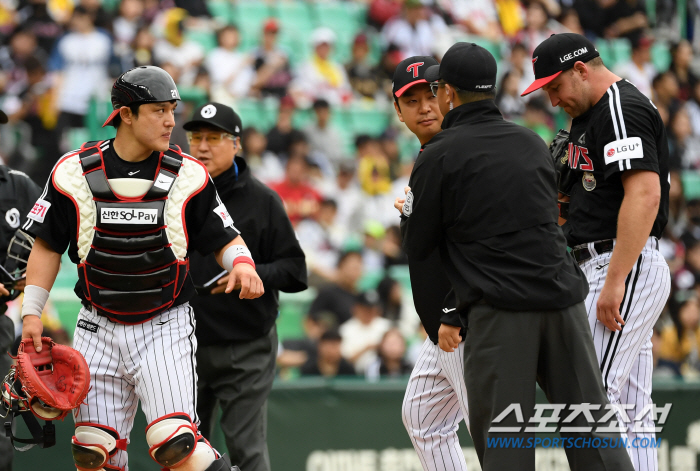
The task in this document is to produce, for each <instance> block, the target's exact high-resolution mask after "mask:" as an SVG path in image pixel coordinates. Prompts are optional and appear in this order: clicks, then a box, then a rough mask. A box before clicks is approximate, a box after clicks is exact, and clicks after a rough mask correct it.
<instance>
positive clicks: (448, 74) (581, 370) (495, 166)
mask: <svg viewBox="0 0 700 471" xmlns="http://www.w3.org/2000/svg"><path fill="white" fill-rule="evenodd" d="M425 78H426V80H427V81H429V82H434V83H432V84H431V86H432V88H433V92H434V93H435V94H436V96H437V99H438V105H439V106H440V110H441V111H442V113H443V114H444V115H445V118H444V120H443V123H442V128H443V131H442V132H441V133H439V134H437V135H436V136H435V137H434V138H433V139H432V141H431V143H430V146H428V147H426V149H425V151H424V152H423V153H422V154H421V156H420V157H419V158H418V160H417V161H416V165H415V167H414V170H413V173H412V175H411V178H410V182H409V186H410V187H411V191H410V192H409V193H408V194H407V198H406V205H405V206H404V215H406V216H408V219H407V220H406V221H405V231H404V241H403V245H404V249H405V250H406V252H407V253H408V256H409V259H422V258H425V257H427V256H428V255H430V254H431V252H432V251H433V250H434V249H435V248H436V247H439V249H440V251H441V258H442V260H443V261H444V267H445V270H446V272H447V276H448V278H449V279H450V282H451V284H452V287H453V290H454V299H450V298H452V296H448V298H447V299H446V305H445V311H446V314H452V316H449V315H445V316H443V318H442V323H443V324H444V325H443V326H441V328H440V332H439V343H440V346H441V348H443V349H444V350H448V351H449V350H450V349H452V348H456V347H457V346H458V345H459V342H460V340H461V337H460V335H459V327H461V326H463V325H467V324H468V330H467V334H466V339H465V347H464V349H465V350H464V356H465V368H464V369H465V383H466V386H467V396H468V404H469V411H470V417H469V420H470V431H471V434H472V438H473V440H474V446H475V448H476V451H477V455H478V456H479V461H480V462H481V467H482V469H483V470H484V471H493V470H499V471H500V470H504V469H518V470H521V471H529V470H534V469H535V450H534V449H533V448H517V447H508V448H495V447H492V446H487V439H488V438H499V437H502V438H509V437H512V438H514V439H520V438H524V439H525V440H528V439H530V438H534V433H531V432H525V431H524V425H525V424H524V423H523V422H522V421H519V420H518V418H517V414H509V415H507V417H506V418H505V419H504V420H502V421H501V422H500V423H498V424H497V425H498V426H500V427H509V428H511V427H512V428H513V429H512V430H514V431H508V432H506V433H497V432H496V431H493V430H490V427H491V426H492V422H493V421H494V419H495V418H496V417H498V416H499V415H501V414H502V413H503V412H504V411H505V410H506V409H507V408H508V407H509V406H511V405H512V404H519V406H520V408H521V410H522V412H523V414H524V415H525V416H529V415H532V412H531V411H532V410H533V409H534V405H535V381H537V382H538V383H539V384H540V386H541V387H542V389H543V390H544V392H545V394H546V395H547V398H548V399H549V401H550V402H551V403H554V404H583V403H590V404H601V405H604V404H607V398H606V396H605V393H604V390H603V384H602V381H601V379H600V373H599V371H598V368H597V364H596V357H595V351H594V349H593V342H592V338H591V335H590V331H589V329H588V322H587V318H586V312H585V309H584V305H583V302H582V301H583V300H584V299H585V297H586V293H587V292H588V286H587V284H586V281H585V278H584V276H583V274H582V273H581V270H580V269H579V268H578V266H577V264H576V262H575V261H574V259H573V258H572V257H571V256H569V255H568V254H567V251H566V240H565V239H564V236H563V234H562V232H561V229H560V228H559V226H558V225H557V207H556V205H555V204H553V201H554V198H555V196H556V186H555V179H554V166H553V164H552V161H551V157H550V155H549V151H548V150H547V146H546V145H545V144H544V142H543V141H542V139H541V138H540V137H539V136H537V135H536V134H535V133H534V132H531V131H529V130H527V129H525V128H523V127H521V126H518V125H516V124H513V123H509V122H507V121H505V120H504V119H503V117H502V116H501V114H500V112H499V110H498V108H497V107H496V105H495V103H494V98H495V83H496V61H495V59H494V58H493V56H492V55H491V54H490V53H489V52H488V51H486V50H485V49H484V48H482V47H480V46H477V45H475V44H471V43H457V44H455V45H453V46H452V47H451V48H450V49H449V50H448V51H447V52H446V53H445V55H444V57H443V60H442V63H441V64H440V65H434V66H431V67H430V68H429V69H428V70H427V71H426V73H425ZM447 303H449V306H448V305H447ZM467 321H468V322H467ZM450 326H451V327H450ZM443 327H445V328H443ZM605 412H606V411H605V410H599V411H593V413H592V414H593V417H594V419H596V420H597V419H600V418H602V417H603V414H605ZM566 415H567V416H568V415H569V414H568V413H566ZM525 420H526V421H527V418H526V419H525ZM568 425H571V426H574V427H589V430H591V431H588V432H576V433H571V432H568V433H567V432H561V434H562V437H564V438H567V437H572V438H578V437H582V438H584V439H591V440H592V439H593V438H596V437H599V438H603V437H605V438H610V439H612V438H613V437H619V434H616V435H609V436H607V435H603V434H602V433H600V432H597V431H596V430H595V429H594V428H592V427H595V426H596V424H589V423H587V421H586V420H585V418H584V417H583V415H578V417H577V418H576V419H574V421H573V422H572V423H571V424H568ZM566 452H567V457H568V459H569V463H570V465H571V468H572V469H581V470H583V469H585V470H587V471H590V470H616V471H619V470H632V464H631V462H630V460H629V457H628V456H627V453H626V452H625V450H623V449H611V448H599V449H596V448H566Z"/></svg>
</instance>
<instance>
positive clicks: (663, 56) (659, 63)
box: [651, 42, 671, 72]
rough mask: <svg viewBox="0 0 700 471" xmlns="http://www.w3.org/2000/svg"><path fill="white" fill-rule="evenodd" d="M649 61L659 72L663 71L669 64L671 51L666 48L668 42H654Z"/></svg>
mask: <svg viewBox="0 0 700 471" xmlns="http://www.w3.org/2000/svg"><path fill="white" fill-rule="evenodd" d="M651 62H652V64H654V67H656V70H657V71H659V72H665V71H667V70H668V67H669V66H670V65H671V52H670V51H669V49H668V44H666V43H664V42H655V43H654V45H653V46H651Z"/></svg>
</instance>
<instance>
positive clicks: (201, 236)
mask: <svg viewBox="0 0 700 471" xmlns="http://www.w3.org/2000/svg"><path fill="white" fill-rule="evenodd" d="M113 142H114V139H111V140H109V141H105V142H103V143H102V144H101V149H102V155H103V157H104V162H105V173H106V174H107V178H109V179H110V180H111V179H116V178H133V179H140V180H150V181H153V179H154V178H155V176H156V170H157V168H158V161H159V154H160V153H159V152H153V153H152V154H151V155H150V156H149V157H148V158H147V159H145V160H142V161H140V162H128V161H125V160H123V159H121V158H120V157H119V156H118V155H117V153H116V152H115V151H114V146H113ZM74 152H75V151H73V152H69V153H68V154H72V153H74ZM68 154H66V155H68ZM54 170H55V169H54ZM221 205H223V203H222V202H221V199H220V198H219V195H218V193H217V192H216V187H215V186H214V182H213V181H212V179H211V177H208V180H207V184H206V186H205V187H204V189H203V190H202V191H200V192H199V193H196V194H195V195H194V196H192V198H191V199H190V200H189V201H188V202H187V205H186V206H185V230H186V232H187V236H188V238H187V241H188V244H187V245H188V252H191V251H192V250H196V251H197V252H199V253H201V254H202V255H208V254H209V253H211V252H213V251H215V250H218V249H220V248H222V247H223V246H224V245H226V244H228V243H229V242H230V241H232V240H233V239H235V238H236V237H237V236H238V235H239V232H238V230H237V229H236V228H235V227H234V225H233V224H232V223H230V222H229V223H228V224H227V223H224V221H223V219H222V216H221V215H220V211H219V207H220V206H221ZM34 207H35V208H37V207H39V208H41V209H42V211H40V212H39V213H38V215H36V214H35V215H34V216H33V217H30V218H29V219H28V220H27V222H26V223H25V224H24V226H23V228H24V230H26V231H27V232H29V233H30V234H32V235H34V236H36V237H39V238H41V239H42V240H44V241H45V242H46V243H47V244H48V245H49V246H50V247H51V249H52V250H53V251H54V252H57V253H60V254H62V253H64V252H65V251H66V250H68V256H69V257H70V259H71V261H72V262H73V263H75V264H76V265H77V264H78V263H80V257H79V256H78V246H77V240H76V234H77V223H78V222H77V215H76V210H75V204H74V203H73V202H72V201H71V200H70V199H69V197H68V196H66V195H64V194H63V193H61V192H60V191H59V190H58V189H57V188H56V187H55V186H54V182H53V171H52V172H51V176H50V177H49V180H48V181H47V182H46V186H45V187H44V191H43V192H42V193H41V195H40V197H39V199H38V200H37V203H36V204H35V206H34ZM33 211H34V210H33ZM75 293H76V294H77V295H78V297H80V299H81V301H82V302H83V304H84V305H85V306H89V305H90V303H89V302H88V301H87V300H86V299H85V296H84V294H83V291H82V288H81V287H80V282H78V284H77V285H76V288H75ZM193 295H194V285H193V284H192V281H191V278H190V277H189V276H188V279H187V281H185V284H184V285H183V287H182V290H181V291H180V294H179V295H178V297H177V299H176V300H175V303H174V304H173V305H174V306H177V305H178V304H182V303H184V302H187V301H189V299H190V298H191V297H192V296H193Z"/></svg>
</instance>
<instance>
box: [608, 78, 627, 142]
mask: <svg viewBox="0 0 700 471" xmlns="http://www.w3.org/2000/svg"><path fill="white" fill-rule="evenodd" d="M612 86H613V89H614V90H615V98H616V100H615V102H616V103H615V104H616V105H617V113H618V118H619V120H620V131H621V132H622V138H623V139H627V128H626V127H625V118H624V117H623V116H622V101H621V100H620V89H619V88H617V84H616V83H613V85H612Z"/></svg>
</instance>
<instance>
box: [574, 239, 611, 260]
mask: <svg viewBox="0 0 700 471" xmlns="http://www.w3.org/2000/svg"><path fill="white" fill-rule="evenodd" d="M614 246H615V243H614V242H613V240H612V239H607V240H601V241H599V242H594V243H593V248H594V249H595V251H596V253H597V254H598V255H600V254H602V253H606V252H612V250H613V247H614ZM571 255H573V256H574V259H575V260H576V261H577V262H578V263H579V264H581V263H583V262H587V261H588V260H590V259H591V258H593V254H592V253H591V251H590V250H588V247H579V248H575V249H573V250H572V251H571Z"/></svg>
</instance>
